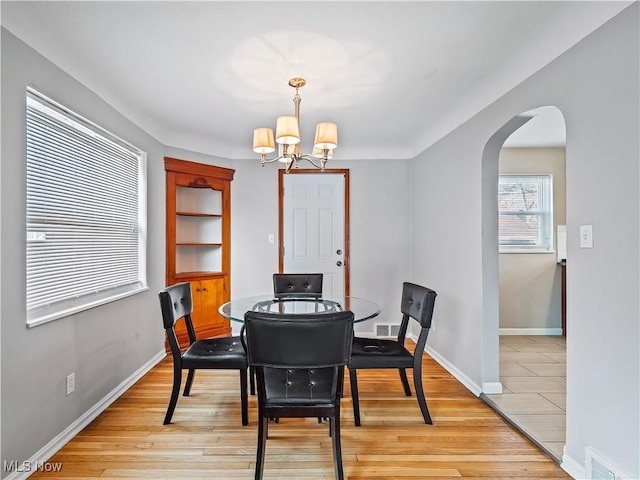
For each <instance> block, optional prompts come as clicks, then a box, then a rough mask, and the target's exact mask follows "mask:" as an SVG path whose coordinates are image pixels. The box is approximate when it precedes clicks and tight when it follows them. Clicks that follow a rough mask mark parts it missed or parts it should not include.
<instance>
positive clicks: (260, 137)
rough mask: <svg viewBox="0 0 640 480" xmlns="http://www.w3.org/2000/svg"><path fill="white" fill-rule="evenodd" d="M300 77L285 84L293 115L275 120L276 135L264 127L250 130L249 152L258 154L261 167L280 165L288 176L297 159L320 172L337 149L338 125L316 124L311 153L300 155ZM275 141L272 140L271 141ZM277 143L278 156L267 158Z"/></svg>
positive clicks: (303, 84)
mask: <svg viewBox="0 0 640 480" xmlns="http://www.w3.org/2000/svg"><path fill="white" fill-rule="evenodd" d="M306 83H307V81H306V80H305V79H304V78H299V77H296V78H292V79H291V80H289V85H290V86H291V87H293V88H295V89H296V94H295V96H294V97H293V103H294V105H295V115H283V116H280V117H278V119H277V121H276V134H275V137H274V135H273V129H271V128H268V127H260V128H256V129H255V130H254V131H253V151H254V152H256V153H259V154H260V161H261V163H262V166H263V167H264V165H265V164H266V163H272V162H276V161H277V162H282V163H284V164H285V166H286V169H285V171H286V172H287V173H288V172H289V170H291V168H292V167H293V168H298V162H299V161H300V160H306V161H308V162H309V163H311V165H313V166H314V167H316V168H319V169H320V170H324V169H325V166H326V164H327V160H328V159H330V158H331V157H332V156H333V149H334V148H337V146H338V126H337V125H336V124H335V123H332V122H320V123H318V125H316V136H315V139H314V141H313V150H312V152H311V153H310V154H309V153H300V100H301V99H300V95H299V94H298V90H299V89H300V88H302V87H304V86H305V85H306ZM274 138H275V141H274ZM276 143H277V144H278V156H277V157H276V158H272V159H268V158H267V155H268V154H270V153H272V152H274V151H275V150H276Z"/></svg>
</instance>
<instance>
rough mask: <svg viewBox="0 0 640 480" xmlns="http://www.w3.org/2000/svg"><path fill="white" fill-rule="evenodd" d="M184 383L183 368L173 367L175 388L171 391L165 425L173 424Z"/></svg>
mask: <svg viewBox="0 0 640 480" xmlns="http://www.w3.org/2000/svg"><path fill="white" fill-rule="evenodd" d="M181 383H182V368H180V365H176V364H175V363H174V365H173V387H172V389H171V397H169V406H168V407H167V414H166V415H165V416H164V422H163V425H168V424H169V423H171V417H173V411H174V410H175V409H176V404H177V403H178V396H179V395H180V384H181Z"/></svg>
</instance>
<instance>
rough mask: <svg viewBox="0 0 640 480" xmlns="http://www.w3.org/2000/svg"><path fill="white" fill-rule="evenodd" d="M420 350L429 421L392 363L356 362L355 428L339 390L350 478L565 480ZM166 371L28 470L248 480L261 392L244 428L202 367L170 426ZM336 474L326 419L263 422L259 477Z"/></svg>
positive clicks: (220, 375)
mask: <svg viewBox="0 0 640 480" xmlns="http://www.w3.org/2000/svg"><path fill="white" fill-rule="evenodd" d="M425 357H426V358H425V360H424V370H423V377H424V382H425V389H426V395H427V401H428V404H429V409H430V412H431V415H432V417H433V421H434V424H433V425H425V424H424V423H423V421H422V417H421V415H420V409H419V407H418V404H417V401H416V399H415V397H414V396H412V397H405V396H404V394H403V392H402V386H401V384H400V380H399V378H398V374H397V371H395V370H369V371H361V372H359V374H358V380H359V382H358V383H359V388H360V402H361V403H360V408H361V415H362V426H361V427H355V426H354V425H353V413H352V409H351V408H352V405H351V398H350V395H349V394H348V393H346V394H345V397H344V399H343V402H342V422H341V425H342V448H343V456H344V470H345V478H346V479H347V480H365V479H366V480H383V479H389V480H391V479H398V480H418V479H421V480H424V479H428V480H438V479H445V478H460V477H462V478H466V479H483V480H487V479H491V480H507V479H511V480H515V479H517V480H527V479H569V478H571V477H570V476H569V475H567V474H566V473H565V472H564V471H563V470H562V469H561V468H560V467H559V466H558V465H557V464H556V463H555V462H554V461H553V460H552V459H550V458H549V457H548V456H547V455H545V454H544V453H543V452H542V451H541V450H539V449H538V448H537V447H536V446H535V445H534V444H533V443H531V442H530V441H529V440H528V439H527V438H526V437H524V436H523V435H522V434H521V433H519V432H518V431H517V430H515V429H514V428H513V427H511V426H510V425H509V424H508V423H507V422H506V421H505V420H504V419H503V418H502V417H500V416H499V415H498V414H497V413H496V412H494V411H493V410H492V409H491V408H490V407H489V406H488V405H486V404H485V403H484V402H483V401H482V400H480V399H478V398H477V397H475V396H474V395H473V394H471V393H470V392H469V391H468V390H467V389H466V388H465V387H463V386H462V385H461V384H460V383H459V382H458V381H457V380H456V379H455V378H453V377H452V376H451V375H449V374H448V373H447V372H446V371H445V370H444V369H443V368H442V367H440V366H439V365H438V364H437V363H436V362H434V361H433V360H432V359H431V358H428V357H427V356H426V355H425ZM171 375H172V367H171V359H170V358H167V359H165V360H164V361H163V362H162V363H161V364H159V365H158V366H156V367H155V368H154V369H153V370H152V371H150V372H149V373H148V374H147V375H145V377H144V378H142V379H141V380H140V381H139V382H138V383H137V384H136V385H134V386H133V387H132V388H130V389H129V390H128V391H127V392H126V393H125V394H124V395H123V396H122V397H121V398H119V399H118V400H117V401H116V402H115V403H114V404H113V405H111V406H110V407H109V408H108V409H107V410H106V411H105V412H103V413H102V414H101V415H100V416H99V417H98V418H97V419H96V420H94V421H93V422H92V423H91V424H90V425H89V426H88V427H87V428H85V429H84V430H83V431H82V432H80V434H78V435H77V436H76V437H75V438H74V439H73V440H72V441H71V442H69V443H68V444H67V445H66V446H65V447H64V448H62V449H61V450H60V451H59V452H58V453H57V454H56V455H55V456H54V457H52V458H51V459H50V460H49V462H50V463H55V462H60V463H61V465H62V471H61V472H57V473H54V472H48V473H45V472H37V473H35V474H34V475H33V476H32V477H31V478H43V477H47V478H50V477H55V478H65V479H87V478H120V479H132V478H144V479H157V480H160V479H172V480H173V479H200V478H201V479H208V480H211V479H216V480H219V479H220V480H225V479H230V480H231V479H247V480H248V479H253V475H254V466H255V450H256V435H257V428H256V415H257V412H256V398H255V397H251V398H250V399H249V406H250V412H249V419H250V420H249V426H247V427H242V426H241V422H240V400H239V381H238V377H237V374H236V372H226V371H200V372H198V373H197V374H196V378H195V381H194V385H193V388H192V392H191V396H190V397H182V396H181V397H180V399H179V400H178V406H177V408H176V412H175V414H174V417H173V423H172V424H171V425H166V426H165V425H162V420H163V418H164V414H165V409H166V406H167V401H168V397H169V392H170V390H171V387H170V385H171ZM347 378H348V375H347ZM345 391H346V392H349V388H348V382H347V385H346V389H345ZM333 478H334V476H333V461H332V450H331V440H330V437H329V436H328V426H327V424H326V423H325V424H322V425H320V424H318V423H317V420H316V419H282V420H281V422H280V423H279V424H272V425H271V426H270V429H269V440H268V442H267V452H266V463H265V474H264V480H276V479H277V480H282V479H314V480H320V479H333Z"/></svg>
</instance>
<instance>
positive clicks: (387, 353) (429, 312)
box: [349, 282, 437, 426]
mask: <svg viewBox="0 0 640 480" xmlns="http://www.w3.org/2000/svg"><path fill="white" fill-rule="evenodd" d="M436 295H437V294H436V292H434V291H433V290H431V289H429V288H426V287H422V286H420V285H416V284H414V283H409V282H405V283H403V285H402V300H401V302H400V310H401V312H402V323H401V324H400V331H399V332H398V338H397V340H392V339H377V338H365V337H355V338H354V339H353V349H352V351H351V361H350V362H349V380H350V383H351V398H352V401H353V417H354V420H355V424H356V426H360V403H359V398H358V377H357V371H358V370H362V369H378V368H397V369H398V372H399V373H400V380H401V382H402V386H403V388H404V393H405V394H406V395H407V396H408V397H410V396H411V388H410V387H409V381H408V380H407V372H406V369H408V368H410V369H412V370H413V385H414V387H415V391H416V397H417V398H418V405H420V411H421V412H422V417H423V418H424V423H426V424H428V425H431V424H432V423H433V422H432V420H431V416H430V415H429V409H428V408H427V401H426V399H425V396H424V390H423V388H422V354H423V353H424V347H425V345H426V343H427V336H428V335H429V329H430V328H431V319H432V317H433V307H434V305H435V300H436ZM411 318H413V319H414V320H416V321H417V322H418V323H419V324H420V334H419V336H418V342H417V343H416V348H415V351H414V353H413V354H412V353H411V352H409V350H407V348H406V347H405V346H404V342H405V337H406V334H407V328H408V326H409V319H411Z"/></svg>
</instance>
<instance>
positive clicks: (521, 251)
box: [498, 248, 556, 253]
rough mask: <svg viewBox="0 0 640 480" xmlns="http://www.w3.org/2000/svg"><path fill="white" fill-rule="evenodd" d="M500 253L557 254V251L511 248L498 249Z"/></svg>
mask: <svg viewBox="0 0 640 480" xmlns="http://www.w3.org/2000/svg"><path fill="white" fill-rule="evenodd" d="M498 253H556V251H555V250H541V249H540V250H539V249H535V248H530V249H528V248H509V249H502V248H500V249H498Z"/></svg>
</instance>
